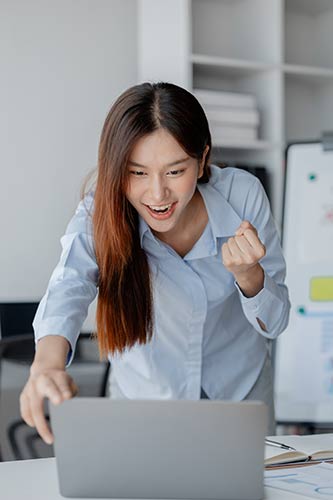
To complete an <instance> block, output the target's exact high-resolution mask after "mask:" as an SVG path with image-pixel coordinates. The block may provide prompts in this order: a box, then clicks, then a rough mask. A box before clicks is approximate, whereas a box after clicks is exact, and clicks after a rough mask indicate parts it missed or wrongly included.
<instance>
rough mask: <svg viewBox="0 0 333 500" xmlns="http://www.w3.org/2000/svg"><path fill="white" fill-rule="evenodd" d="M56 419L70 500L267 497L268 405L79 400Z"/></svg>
mask: <svg viewBox="0 0 333 500" xmlns="http://www.w3.org/2000/svg"><path fill="white" fill-rule="evenodd" d="M50 415H51V424H52V429H53V433H54V436H55V442H54V449H55V455H56V462H57V470H58V478H59V487H60V492H61V494H62V495H63V496H65V497H73V498H75V497H82V498H87V497H90V498H92V497H95V498H146V499H149V498H155V499H159V498H178V499H182V498H187V499H220V500H223V499H228V500H233V499H237V500H259V499H261V498H263V469H264V441H265V433H266V426H267V408H266V406H265V405H264V403H261V402H253V401H246V402H240V403H234V402H223V401H209V400H200V401H142V400H140V401H139V400H136V401H133V400H111V399H104V398H74V399H72V400H69V401H65V402H63V403H61V404H60V405H58V406H54V405H52V404H50Z"/></svg>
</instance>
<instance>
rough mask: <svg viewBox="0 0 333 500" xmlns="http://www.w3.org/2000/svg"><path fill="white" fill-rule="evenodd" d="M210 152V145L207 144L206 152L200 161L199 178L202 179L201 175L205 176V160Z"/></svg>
mask: <svg viewBox="0 0 333 500" xmlns="http://www.w3.org/2000/svg"><path fill="white" fill-rule="evenodd" d="M208 152H209V146H208V145H207V146H206V147H205V149H204V152H203V155H202V159H201V160H200V162H199V172H198V179H200V177H202V176H203V173H204V166H205V161H206V157H207V155H208Z"/></svg>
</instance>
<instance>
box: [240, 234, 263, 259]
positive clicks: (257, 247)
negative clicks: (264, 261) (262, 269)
mask: <svg viewBox="0 0 333 500" xmlns="http://www.w3.org/2000/svg"><path fill="white" fill-rule="evenodd" d="M244 238H246V240H247V241H248V243H249V245H251V247H252V248H253V250H254V251H255V253H256V255H259V256H260V258H262V257H264V255H265V254H266V248H265V245H263V243H262V242H261V241H260V239H259V238H258V236H257V234H256V233H254V232H253V231H252V230H247V231H245V233H244Z"/></svg>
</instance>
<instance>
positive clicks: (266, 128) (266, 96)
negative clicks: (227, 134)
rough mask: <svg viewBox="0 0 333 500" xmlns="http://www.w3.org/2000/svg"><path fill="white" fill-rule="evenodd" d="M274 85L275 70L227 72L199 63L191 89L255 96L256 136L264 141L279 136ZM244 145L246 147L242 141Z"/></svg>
mask: <svg viewBox="0 0 333 500" xmlns="http://www.w3.org/2000/svg"><path fill="white" fill-rule="evenodd" d="M278 87H279V80H278V79H277V78H276V75H275V71H263V72H258V73H257V72H256V73H250V74H248V73H245V74H244V73H242V72H241V73H240V74H239V73H238V72H236V73H235V72H233V71H231V72H228V71H226V70H224V69H223V68H219V71H214V70H212V69H211V68H203V67H199V66H198V67H195V68H194V71H193V88H194V89H197V88H198V89H209V90H218V91H225V92H240V93H244V94H252V95H254V96H255V98H256V102H257V109H258V111H259V116H260V123H259V127H258V140H259V141H264V143H265V144H266V145H267V143H269V144H274V143H277V142H279V140H280V135H279V129H278V127H276V119H277V118H276V115H277V114H278V113H279V109H278V106H276V105H274V104H273V105H272V103H276V102H277V101H278V93H279V88H278ZM252 142H253V141H252ZM244 146H245V147H246V143H245V144H244ZM259 148H260V146H259ZM249 149H251V147H250V148H249Z"/></svg>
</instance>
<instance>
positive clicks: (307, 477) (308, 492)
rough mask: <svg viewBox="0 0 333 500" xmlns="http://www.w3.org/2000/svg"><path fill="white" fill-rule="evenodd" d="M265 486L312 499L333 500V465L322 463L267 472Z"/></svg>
mask: <svg viewBox="0 0 333 500" xmlns="http://www.w3.org/2000/svg"><path fill="white" fill-rule="evenodd" d="M264 484H265V486H269V487H271V488H277V489H279V490H285V491H291V492H292V493H297V494H299V495H304V496H307V497H311V498H322V499H323V500H325V499H331V500H332V498H333V465H332V464H328V463H321V464H318V465H310V466H307V467H292V468H289V469H280V470H268V471H265V475H264Z"/></svg>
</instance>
